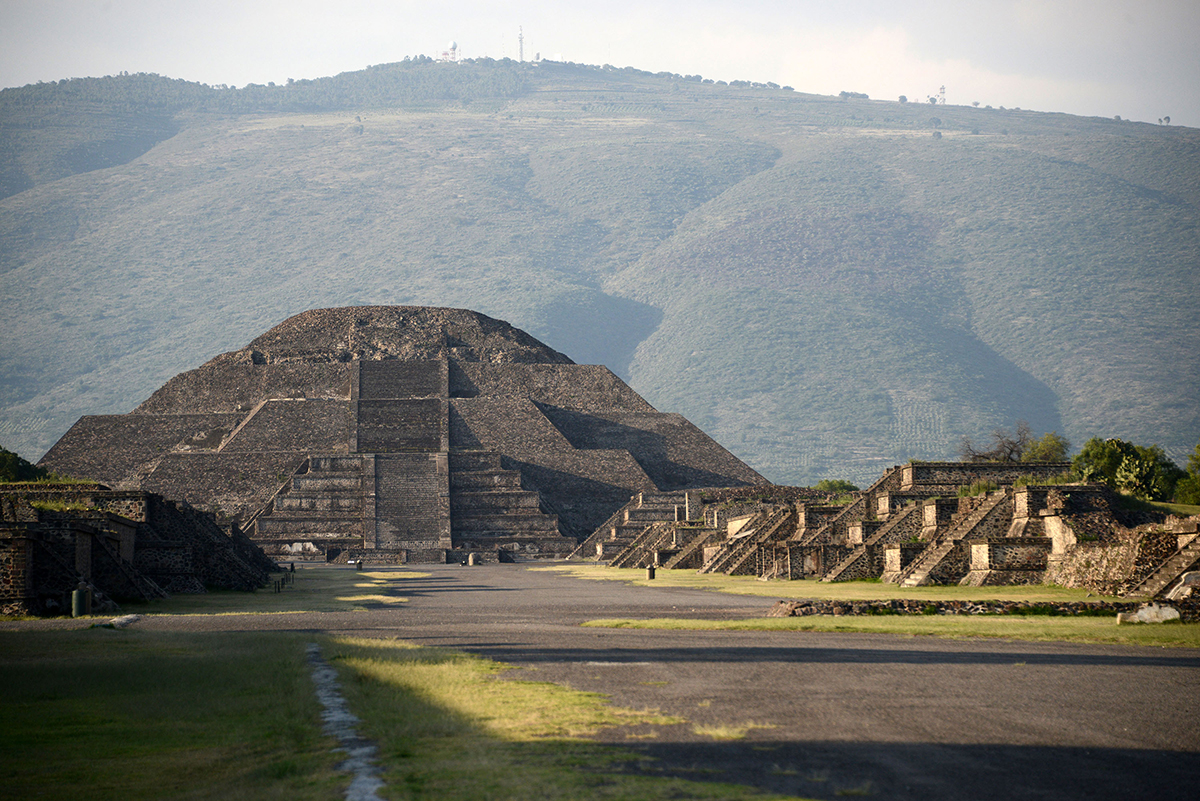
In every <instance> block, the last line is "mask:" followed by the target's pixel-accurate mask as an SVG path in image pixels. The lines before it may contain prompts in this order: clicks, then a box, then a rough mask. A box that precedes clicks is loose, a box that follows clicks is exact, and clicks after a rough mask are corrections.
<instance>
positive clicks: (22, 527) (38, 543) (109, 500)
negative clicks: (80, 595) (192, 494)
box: [0, 483, 275, 615]
mask: <svg viewBox="0 0 1200 801" xmlns="http://www.w3.org/2000/svg"><path fill="white" fill-rule="evenodd" d="M274 568H275V563H274V562H273V561H271V560H270V559H268V558H267V557H266V556H265V555H264V554H263V552H262V551H261V549H259V548H258V547H257V546H256V545H254V544H253V543H251V542H250V540H249V539H247V538H246V537H245V536H243V535H242V533H241V532H240V531H239V530H238V529H237V528H236V526H234V527H228V528H225V529H222V528H221V527H220V526H218V525H217V523H216V520H215V519H214V517H213V515H211V514H206V513H204V512H200V511H197V510H196V509H192V508H191V507H189V506H187V505H186V504H179V503H175V502H172V501H168V500H166V499H164V498H163V497H162V496H160V495H156V494H154V493H149V492H142V491H137V490H134V491H128V490H110V489H108V488H107V487H104V486H101V485H98V484H82V485H81V484H63V485H54V484H41V483H31V484H0V614H4V615H16V614H22V615H24V614H31V615H62V614H67V613H69V612H70V611H71V605H70V599H71V596H72V593H73V591H74V590H76V589H81V588H82V589H85V590H87V591H88V593H89V594H90V596H91V597H92V598H93V608H94V610H95V611H97V612H112V611H116V609H117V606H116V604H117V603H119V602H125V601H149V600H153V599H155V598H163V597H166V596H167V595H169V594H172V593H177V592H183V593H195V592H205V591H206V590H207V589H208V588H213V589H228V590H243V591H247V590H254V589H257V588H258V587H261V586H263V585H264V584H265V583H266V582H267V581H268V580H269V574H270V571H271V570H273V569H274Z"/></svg>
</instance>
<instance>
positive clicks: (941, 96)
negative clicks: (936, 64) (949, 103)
mask: <svg viewBox="0 0 1200 801" xmlns="http://www.w3.org/2000/svg"><path fill="white" fill-rule="evenodd" d="M938 105H939V106H944V105H946V87H945V86H943V87H942V88H941V89H939V90H938Z"/></svg>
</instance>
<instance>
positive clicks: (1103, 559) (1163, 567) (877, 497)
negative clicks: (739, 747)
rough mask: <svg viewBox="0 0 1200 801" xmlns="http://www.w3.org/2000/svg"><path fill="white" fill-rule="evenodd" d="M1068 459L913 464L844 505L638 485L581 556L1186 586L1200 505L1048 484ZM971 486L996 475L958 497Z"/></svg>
mask: <svg viewBox="0 0 1200 801" xmlns="http://www.w3.org/2000/svg"><path fill="white" fill-rule="evenodd" d="M1069 466H1070V465H1069V464H1067V463H1065V462H1061V463H1060V462H1053V463H1008V464H1004V463H986V462H982V463H981V462H969V463H968V462H920V463H912V464H907V465H903V466H900V467H894V468H891V469H889V470H887V471H886V472H885V473H884V475H883V476H882V477H881V478H880V479H879V480H878V481H876V482H875V483H874V484H873V485H871V486H870V487H868V488H867V489H866V490H864V491H862V492H860V493H858V494H857V497H855V498H854V499H853V500H852V502H851V503H848V504H845V505H831V504H829V503H826V502H821V501H817V502H814V501H813V499H811V498H801V497H797V498H794V499H784V498H780V497H778V493H779V492H780V491H782V490H783V489H784V488H779V487H772V488H770V490H771V492H767V491H763V490H760V489H759V488H753V489H751V490H748V491H747V490H723V491H716V490H689V491H686V492H681V493H675V494H669V495H663V494H659V495H654V494H642V495H639V496H637V497H635V498H634V499H632V500H631V501H630V502H629V503H628V504H626V505H625V506H624V507H623V508H621V509H619V510H618V511H617V512H616V513H615V514H614V515H612V516H611V517H610V518H609V520H607V521H606V522H605V523H604V524H603V525H601V526H600V527H598V528H597V529H596V530H595V531H594V532H593V533H592V535H591V536H590V537H588V539H587V540H585V541H584V543H583V544H582V545H581V547H580V548H579V549H577V550H576V552H575V553H574V554H573V556H574V557H575V558H583V559H597V560H601V561H605V562H608V563H609V564H610V565H612V566H616V567H649V566H662V567H666V568H690V569H694V570H698V571H699V572H701V573H725V574H729V575H756V576H759V577H761V578H781V579H801V578H816V579H821V580H823V581H852V580H855V579H870V578H875V579H881V580H882V581H884V582H891V583H896V584H902V585H903V586H906V587H918V586H921V585H926V584H963V585H971V586H989V585H999V584H1040V583H1052V584H1058V585H1061V586H1066V587H1086V588H1089V589H1092V590H1095V591H1097V592H1102V593H1105V594H1124V595H1132V596H1151V597H1155V596H1161V595H1165V594H1167V593H1170V592H1173V591H1175V592H1178V590H1177V589H1176V588H1177V585H1180V584H1181V582H1183V580H1184V579H1183V577H1184V576H1185V574H1187V573H1188V571H1194V570H1197V569H1200V518H1196V517H1193V518H1187V519H1181V518H1176V517H1172V516H1169V515H1164V514H1150V513H1146V512H1133V511H1129V510H1124V509H1122V508H1121V506H1120V504H1119V503H1118V502H1117V499H1116V496H1115V495H1114V493H1112V491H1110V490H1109V489H1108V488H1107V487H1104V486H1103V485H1095V484H1061V483H1050V480H1051V479H1054V480H1055V481H1057V480H1058V477H1060V476H1061V474H1063V473H1065V472H1066V471H1067V469H1068V468H1069ZM1039 480H1041V481H1042V482H1044V483H1039ZM972 485H975V486H977V487H988V486H990V487H991V488H990V489H984V490H982V491H980V492H977V493H975V494H966V495H964V496H963V497H960V495H959V491H960V489H962V488H964V487H970V486H972ZM772 492H773V493H775V495H774V496H773V495H772Z"/></svg>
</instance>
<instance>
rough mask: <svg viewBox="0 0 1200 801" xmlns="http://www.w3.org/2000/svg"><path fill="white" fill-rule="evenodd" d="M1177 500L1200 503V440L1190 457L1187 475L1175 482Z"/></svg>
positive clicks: (1179, 501)
mask: <svg viewBox="0 0 1200 801" xmlns="http://www.w3.org/2000/svg"><path fill="white" fill-rule="evenodd" d="M1175 502H1176V503H1189V504H1193V505H1200V442H1198V443H1196V450H1194V451H1193V452H1192V455H1191V456H1189V457H1188V462H1187V475H1185V476H1184V477H1183V478H1181V479H1179V481H1178V482H1176V484H1175Z"/></svg>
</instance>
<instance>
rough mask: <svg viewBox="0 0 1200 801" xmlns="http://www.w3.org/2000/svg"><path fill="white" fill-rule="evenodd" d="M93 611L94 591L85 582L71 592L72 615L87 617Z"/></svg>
mask: <svg viewBox="0 0 1200 801" xmlns="http://www.w3.org/2000/svg"><path fill="white" fill-rule="evenodd" d="M91 613H92V591H91V589H90V588H89V587H88V586H87V585H86V584H84V583H83V582H80V583H79V587H78V588H76V589H75V590H74V591H73V592H72V593H71V617H85V616H87V615H90V614H91Z"/></svg>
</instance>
